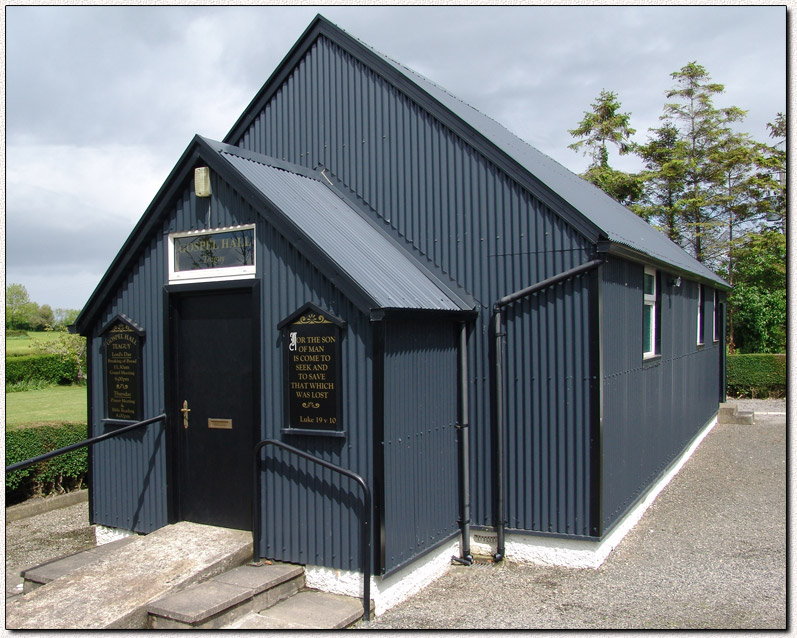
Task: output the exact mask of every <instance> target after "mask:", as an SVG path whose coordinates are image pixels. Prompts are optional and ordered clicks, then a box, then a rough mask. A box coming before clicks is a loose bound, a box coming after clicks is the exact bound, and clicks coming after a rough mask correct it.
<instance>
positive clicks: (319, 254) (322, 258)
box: [199, 138, 379, 314]
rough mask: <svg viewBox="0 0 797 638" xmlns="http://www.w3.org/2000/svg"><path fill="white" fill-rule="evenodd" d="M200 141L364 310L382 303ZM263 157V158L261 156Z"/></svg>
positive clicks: (226, 175) (214, 163)
mask: <svg viewBox="0 0 797 638" xmlns="http://www.w3.org/2000/svg"><path fill="white" fill-rule="evenodd" d="M199 143H200V145H202V146H203V147H204V148H205V150H206V151H207V155H209V156H210V157H206V155H205V154H203V155H202V157H203V159H204V160H206V161H207V162H208V164H209V165H210V167H211V168H212V169H213V170H214V171H216V172H217V173H218V174H219V175H220V176H221V177H222V178H223V179H225V180H226V181H227V182H228V183H229V184H230V185H231V186H233V188H235V189H236V190H237V191H238V192H239V193H240V194H241V195H243V196H244V197H245V198H246V199H247V200H248V201H249V202H251V203H253V204H255V205H256V206H261V207H263V208H267V209H268V210H269V212H270V213H271V215H270V216H269V217H268V218H267V221H268V222H269V223H270V224H272V225H273V226H274V227H275V228H276V229H277V232H279V233H280V234H281V235H282V236H283V237H285V238H286V239H287V240H288V241H289V242H290V243H291V244H292V245H293V246H294V247H295V248H296V249H297V250H299V252H301V253H302V254H303V255H304V256H305V257H306V258H307V259H308V260H309V261H310V262H311V263H312V264H314V265H315V266H316V267H317V268H319V270H321V271H322V272H323V273H324V276H325V277H326V278H327V279H329V280H330V281H331V282H332V283H333V284H334V285H335V287H337V288H339V289H340V290H341V292H342V293H343V294H344V295H345V296H346V297H347V298H348V299H349V300H351V302H352V303H353V304H354V305H355V306H357V307H358V308H359V309H360V310H361V311H362V312H364V313H366V314H368V313H370V311H371V309H372V308H375V307H378V306H379V304H378V302H377V301H376V300H375V299H374V298H373V297H371V296H370V295H369V294H368V292H366V291H365V289H364V288H362V286H360V284H358V283H357V282H356V281H355V280H354V279H353V278H352V277H351V276H350V275H349V274H348V273H347V272H346V271H344V270H343V269H342V268H341V267H340V266H339V265H338V264H337V262H335V261H334V260H333V259H331V258H330V257H329V256H328V255H327V254H326V253H325V252H324V251H323V250H321V248H320V247H319V246H318V245H317V244H316V243H315V242H314V241H312V240H311V239H310V238H309V237H308V236H307V235H306V234H305V233H304V232H303V231H302V230H301V228H299V227H298V226H297V225H296V224H295V223H294V222H293V221H292V220H290V219H289V218H288V217H286V216H285V215H284V214H283V213H282V211H281V210H280V208H279V206H277V205H276V204H275V203H274V202H272V201H271V199H269V198H268V197H267V196H266V195H264V194H263V193H262V192H261V191H260V189H258V188H257V187H256V186H255V185H254V184H252V183H251V182H250V181H249V180H248V179H247V178H246V177H245V176H244V175H241V174H240V173H239V172H238V171H237V170H235V169H234V167H233V166H232V165H231V164H230V163H229V162H227V161H226V160H224V158H223V157H222V156H221V155H220V154H219V153H218V152H217V151H216V150H214V149H213V147H212V146H211V145H209V144H208V143H207V142H206V141H205V140H204V139H202V138H199ZM261 161H262V159H261ZM261 214H262V212H261Z"/></svg>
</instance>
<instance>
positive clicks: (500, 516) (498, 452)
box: [493, 258, 605, 562]
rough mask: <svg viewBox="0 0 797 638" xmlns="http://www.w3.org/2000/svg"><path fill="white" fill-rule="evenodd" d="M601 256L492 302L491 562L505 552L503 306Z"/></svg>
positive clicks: (590, 265) (579, 270)
mask: <svg viewBox="0 0 797 638" xmlns="http://www.w3.org/2000/svg"><path fill="white" fill-rule="evenodd" d="M604 262H605V259H603V258H599V259H593V260H591V261H588V262H587V263H585V264H582V265H581V266H576V267H575V268H570V269H569V270H565V271H564V272H562V273H559V274H558V275H554V276H553V277H549V278H548V279H544V280H543V281H540V282H538V283H536V284H533V285H531V286H528V287H527V288H523V289H522V290H518V291H517V292H513V293H512V294H509V295H506V296H505V297H501V299H499V300H498V301H496V302H495V304H494V305H493V337H494V339H495V368H494V371H493V375H494V377H493V379H494V388H495V412H494V414H495V428H494V430H495V458H496V467H495V470H494V472H493V481H494V485H495V488H494V493H495V521H496V522H495V533H496V549H495V554H494V555H493V560H494V561H495V562H499V561H502V560H503V559H504V554H505V552H506V544H505V539H504V536H505V527H506V520H505V518H506V517H505V512H504V501H505V494H504V337H506V332H504V326H503V323H504V322H503V309H504V308H505V307H506V306H508V305H509V304H511V303H513V302H515V301H518V300H520V299H523V298H524V297H528V296H529V295H533V294H534V293H536V292H540V291H541V290H545V289H546V288H550V287H551V286H554V285H556V284H558V283H561V282H563V281H565V280H567V279H571V278H573V277H576V276H578V275H581V274H584V273H585V272H589V271H590V270H593V269H595V268H597V267H598V266H600V265H602V264H603V263H604Z"/></svg>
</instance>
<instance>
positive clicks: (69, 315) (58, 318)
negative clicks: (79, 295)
mask: <svg viewBox="0 0 797 638" xmlns="http://www.w3.org/2000/svg"><path fill="white" fill-rule="evenodd" d="M54 314H55V323H54V324H53V327H54V328H56V329H57V330H66V329H67V326H70V325H72V324H73V323H75V321H76V320H77V317H78V315H79V314H80V310H75V309H73V308H56V309H55V312H54Z"/></svg>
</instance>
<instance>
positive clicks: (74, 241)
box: [5, 6, 787, 308]
mask: <svg viewBox="0 0 797 638" xmlns="http://www.w3.org/2000/svg"><path fill="white" fill-rule="evenodd" d="M317 13H321V14H323V15H324V16H325V17H327V18H328V19H329V20H331V21H332V22H334V23H335V24H337V25H338V26H340V27H341V28H343V29H344V30H346V31H347V32H349V33H350V34H351V35H353V36H355V37H357V38H359V39H360V40H363V41H364V42H366V43H367V44H369V45H371V46H372V47H374V48H375V49H377V50H379V51H381V52H382V53H385V54H386V55H388V56H390V57H392V58H393V59H395V60H397V61H398V62H400V63H402V64H404V65H406V66H409V67H410V68H412V69H414V70H415V71H418V72H419V73H421V74H423V75H425V76H426V77H428V78H430V79H431V80H433V81H435V82H436V83H437V84H439V85H441V86H442V87H444V88H446V89H447V90H448V91H450V92H451V93H453V94H454V95H456V96H458V97H460V98H462V99H463V100H464V101H466V102H468V103H470V104H471V105H472V106H474V107H476V108H477V109H479V110H481V111H482V112H483V113H485V114H487V115H489V116H491V117H492V118H494V119H495V120H497V121H498V122H500V123H501V124H503V125H504V126H506V127H507V128H508V129H509V130H511V131H512V132H514V133H515V134H517V135H519V136H520V137H521V138H523V139H524V140H526V141H527V142H529V143H530V144H532V145H533V146H535V147H537V148H538V149H540V150H541V151H543V152H544V153H547V154H548V155H549V156H551V157H553V158H554V159H556V160H557V161H559V162H560V163H562V164H563V165H564V166H566V167H567V168H569V169H570V170H572V171H574V172H581V171H583V170H584V168H585V167H586V165H587V159H586V158H585V157H583V156H582V155H581V154H578V153H575V152H574V151H571V150H570V149H568V148H567V145H568V144H570V143H571V142H572V141H573V140H572V138H571V137H570V135H569V134H568V132H567V130H568V129H569V128H575V126H576V125H577V123H578V122H579V121H580V120H581V118H582V117H583V113H584V111H585V110H588V109H589V108H590V104H591V103H592V102H594V100H595V98H596V97H597V96H598V95H599V93H600V91H601V89H607V90H611V91H614V92H616V93H617V95H618V97H619V99H620V101H621V103H622V110H623V111H624V112H630V113H631V125H632V126H633V127H634V128H636V129H637V135H636V139H637V141H640V142H644V141H645V139H646V137H647V131H648V129H649V128H650V127H655V126H658V124H659V120H658V118H659V116H660V115H661V112H662V106H663V105H664V102H665V92H666V91H667V89H668V88H670V87H672V86H673V80H672V78H671V77H670V74H671V73H672V72H674V71H677V70H679V69H680V68H682V67H683V66H684V65H685V64H687V63H689V62H691V61H697V62H698V63H699V64H701V65H703V66H704V67H706V69H707V70H708V71H709V72H710V74H711V76H712V79H713V80H714V81H715V82H719V83H721V84H724V85H725V87H726V91H725V93H724V94H723V95H721V96H719V97H717V98H716V99H715V105H716V106H730V105H735V106H738V107H740V108H743V109H746V110H748V115H747V119H746V121H745V123H744V124H743V125H742V128H743V130H745V131H746V132H748V133H750V134H752V135H753V136H754V137H755V138H757V139H759V140H761V141H765V140H767V139H768V138H767V130H766V124H767V122H772V121H774V119H775V115H776V114H777V113H778V112H785V110H786V86H787V83H786V9H785V7H776V6H715V7H710V6H696V7H643V6H633V7H622V6H614V7H600V6H595V7H583V6H582V7H575V6H570V7H530V6H529V7H321V8H319V7H180V6H172V7H85V6H84V7H79V6H78V7H52V6H51V7H32V6H31V7H17V6H9V7H6V16H5V17H6V25H5V29H6V32H5V38H6V66H5V70H6V92H5V97H6V128H5V135H6V139H5V142H6V146H5V150H6V176H5V178H6V192H5V205H6V209H5V212H6V260H7V261H6V283H21V284H23V285H25V286H26V288H27V289H28V292H29V293H30V296H31V299H32V300H33V301H36V302H37V303H39V304H50V305H51V306H52V307H53V308H81V307H82V306H83V304H84V303H85V302H86V301H87V299H88V297H89V296H90V294H91V293H92V291H93V290H94V288H95V286H96V285H97V283H98V282H99V280H100V278H101V277H102V275H103V274H104V272H105V270H106V269H107V268H108V266H109V265H110V262H111V261H112V259H113V258H114V256H115V255H116V253H117V252H118V250H119V249H120V248H121V246H122V244H123V242H124V241H125V239H126V238H127V236H128V234H129V233H130V231H131V230H132V228H133V226H134V225H135V223H136V222H137V220H138V219H139V217H140V216H141V214H142V213H143V211H144V210H145V208H146V207H147V205H148V204H149V202H150V201H151V199H152V198H153V197H154V195H155V193H156V192H157V190H158V188H159V187H160V186H161V184H162V183H163V181H164V179H165V178H166V176H167V175H168V173H169V172H170V170H171V169H172V168H173V167H174V165H175V163H176V162H177V160H178V159H179V157H180V155H181V153H182V152H183V150H184V149H185V148H186V146H187V145H188V144H189V142H190V141H191V139H192V137H193V136H194V134H196V133H199V134H200V135H203V136H205V137H209V138H211V139H215V140H221V139H222V138H224V136H225V135H226V134H227V132H228V131H229V129H230V128H231V127H232V125H233V124H234V123H235V121H236V119H237V118H238V116H239V115H240V114H241V112H242V111H243V110H244V108H245V107H246V106H247V105H248V103H249V101H250V100H251V99H252V98H253V97H254V95H255V94H256V93H257V91H258V89H259V88H260V87H261V86H262V85H263V83H264V82H265V81H266V80H267V79H268V77H269V75H270V74H271V72H272V71H273V70H274V68H275V67H276V66H277V65H278V64H279V63H280V61H281V60H282V59H283V57H284V56H285V54H286V53H287V52H288V50H289V49H290V48H291V46H292V45H293V44H294V43H295V42H296V40H297V39H298V38H299V36H300V35H301V33H302V32H303V31H304V29H305V28H306V27H307V25H308V24H309V23H310V21H311V20H312V19H313V17H314V16H315V15H316V14H317ZM629 162H630V163H629ZM610 163H611V164H612V165H613V166H615V167H617V168H623V169H625V170H636V169H637V168H638V166H636V165H635V164H634V163H633V160H628V159H626V158H618V157H614V156H613V157H611V158H610Z"/></svg>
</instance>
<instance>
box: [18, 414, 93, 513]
mask: <svg viewBox="0 0 797 638" xmlns="http://www.w3.org/2000/svg"><path fill="white" fill-rule="evenodd" d="M87 432H88V428H87V427H86V424H85V423H62V424H58V425H41V426H38V427H30V428H25V429H22V430H11V431H6V465H12V464H14V463H19V462H20V461H25V460H27V459H30V458H33V457H34V456H39V455H40V454H46V453H47V452H52V451H53V450H57V449H59V448H62V447H66V446H67V445H71V444H72V443H77V442H79V441H82V440H84V439H86V438H87ZM87 472H88V448H85V447H84V448H80V449H79V450H74V451H73V452H68V453H67V454H62V455H60V456H56V457H53V458H51V459H48V460H46V461H42V462H40V463H37V464H36V465H32V466H30V467H27V468H24V469H22V470H15V471H13V472H6V504H7V505H8V504H11V503H18V502H21V501H23V500H25V499H27V498H30V497H31V496H40V495H43V494H50V493H53V492H55V493H58V492H64V491H67V490H71V489H77V488H80V487H82V485H83V481H84V480H85V478H86V473H87Z"/></svg>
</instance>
